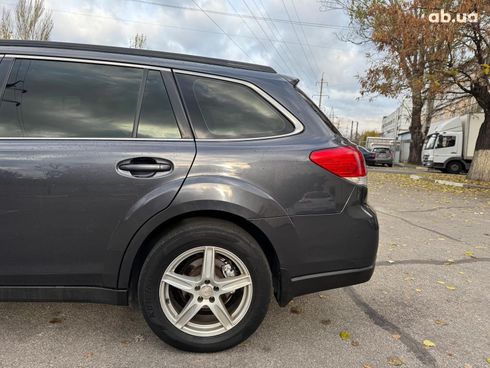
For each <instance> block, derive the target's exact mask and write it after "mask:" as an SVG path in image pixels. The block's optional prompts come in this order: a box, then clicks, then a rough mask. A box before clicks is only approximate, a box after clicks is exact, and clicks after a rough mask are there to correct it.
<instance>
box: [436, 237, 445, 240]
mask: <svg viewBox="0 0 490 368" xmlns="http://www.w3.org/2000/svg"><path fill="white" fill-rule="evenodd" d="M437 240H446V239H445V238H441V237H439V238H437Z"/></svg>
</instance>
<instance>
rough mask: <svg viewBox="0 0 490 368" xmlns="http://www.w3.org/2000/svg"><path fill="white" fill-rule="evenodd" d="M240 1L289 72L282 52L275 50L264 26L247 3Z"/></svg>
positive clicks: (243, 0)
mask: <svg viewBox="0 0 490 368" xmlns="http://www.w3.org/2000/svg"><path fill="white" fill-rule="evenodd" d="M242 2H243V4H245V6H246V7H247V9H248V11H249V13H250V14H251V15H252V17H253V18H254V20H255V22H256V23H257V25H258V26H259V28H260V29H261V30H262V33H263V34H264V36H265V37H266V38H267V39H268V41H269V43H270V44H271V46H272V48H273V49H274V51H275V52H276V54H277V55H278V56H279V58H280V59H281V61H282V62H283V64H284V65H285V66H286V68H287V69H289V71H290V72H291V71H292V70H291V68H290V67H289V64H288V63H287V62H286V61H285V60H284V57H283V56H282V54H281V53H280V52H279V51H278V50H277V47H276V45H275V44H274V43H273V42H272V40H271V38H270V37H269V35H268V34H267V32H266V31H265V30H264V28H263V27H262V24H260V22H259V21H258V20H257V18H256V17H255V15H254V13H253V11H252V9H251V8H250V7H249V6H248V4H247V2H246V1H245V0H242Z"/></svg>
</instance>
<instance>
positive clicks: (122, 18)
mask: <svg viewBox="0 0 490 368" xmlns="http://www.w3.org/2000/svg"><path fill="white" fill-rule="evenodd" d="M328 2H329V1H328V0H326V1H318V0H299V1H298V0H296V1H293V0H181V1H176V0H45V6H46V9H48V10H50V11H51V12H52V16H53V21H54V29H53V32H52V34H51V40H53V41H66V42H80V43H91V44H101V45H112V46H124V47H127V46H129V42H130V39H131V38H132V37H133V36H134V35H135V34H136V33H140V34H141V33H143V34H145V35H146V37H147V44H146V48H148V49H153V50H160V51H167V52H178V53H187V54H194V55H202V56H208V57H218V58H224V59H232V60H239V61H246V62H252V63H259V64H265V65H269V66H272V67H273V68H274V69H275V70H276V71H277V72H278V73H281V74H287V75H291V76H295V77H298V78H299V79H300V80H301V82H300V87H301V88H302V89H303V90H304V91H305V92H306V93H307V94H308V95H309V96H310V97H311V98H312V99H313V100H314V101H315V102H317V103H318V96H317V95H318V94H319V90H320V85H319V81H320V79H321V76H322V73H323V75H324V81H325V82H327V83H326V84H324V92H323V93H324V94H325V95H326V96H324V97H323V101H322V107H323V110H324V112H325V113H326V114H327V115H328V116H329V117H330V118H331V120H332V116H333V117H334V122H335V124H336V125H340V129H341V131H342V132H343V133H344V134H347V135H349V132H350V127H351V121H357V122H359V131H363V130H366V129H377V130H380V129H381V119H382V117H383V116H384V115H388V114H390V113H391V112H392V111H394V110H395V109H396V107H397V105H398V104H399V102H398V101H396V100H393V99H387V98H383V97H376V98H374V99H372V98H370V97H373V96H370V97H362V98H360V97H361V96H360V93H359V83H358V79H357V78H356V76H357V75H362V74H363V72H364V71H365V69H366V67H367V65H368V61H367V60H366V58H365V53H366V52H367V51H368V50H367V49H365V47H366V46H363V47H364V48H363V47H362V46H358V45H354V44H351V43H348V42H344V41H341V40H340V39H339V35H341V34H343V33H345V32H346V31H347V30H348V25H349V19H348V17H347V16H346V15H345V14H343V12H341V11H338V10H328V9H327V7H326V6H325V4H326V3H328ZM15 4H16V1H15V0H0V7H1V6H2V5H3V6H5V7H6V8H7V9H12V8H13V7H14V6H15ZM271 19H272V20H271Z"/></svg>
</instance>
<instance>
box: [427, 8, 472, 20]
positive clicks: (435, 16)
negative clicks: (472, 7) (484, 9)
mask: <svg viewBox="0 0 490 368" xmlns="http://www.w3.org/2000/svg"><path fill="white" fill-rule="evenodd" d="M424 17H425V14H424V15H422V18H424ZM428 19H429V22H431V23H456V22H458V23H478V20H479V16H478V13H475V12H473V13H469V14H466V13H457V14H456V16H455V17H453V15H452V14H451V13H448V12H446V11H444V9H441V11H440V12H439V13H430V14H429V16H428Z"/></svg>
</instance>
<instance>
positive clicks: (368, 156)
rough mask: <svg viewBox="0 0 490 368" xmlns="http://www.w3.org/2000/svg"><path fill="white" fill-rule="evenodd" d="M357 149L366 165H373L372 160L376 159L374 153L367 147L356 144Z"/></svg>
mask: <svg viewBox="0 0 490 368" xmlns="http://www.w3.org/2000/svg"><path fill="white" fill-rule="evenodd" d="M357 148H358V149H359V151H361V153H362V155H363V156H364V161H366V165H374V161H375V159H376V153H374V152H372V151H370V150H368V149H367V148H365V147H363V146H357Z"/></svg>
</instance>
